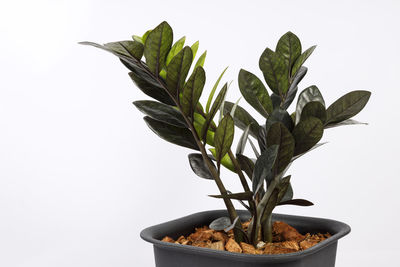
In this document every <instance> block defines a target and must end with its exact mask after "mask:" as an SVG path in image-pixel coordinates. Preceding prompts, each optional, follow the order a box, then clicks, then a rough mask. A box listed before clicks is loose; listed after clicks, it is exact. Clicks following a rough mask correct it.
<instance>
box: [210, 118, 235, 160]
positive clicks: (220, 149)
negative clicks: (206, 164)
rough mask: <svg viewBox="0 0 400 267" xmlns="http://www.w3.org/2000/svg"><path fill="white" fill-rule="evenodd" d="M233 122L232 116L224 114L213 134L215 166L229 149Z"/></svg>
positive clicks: (232, 133) (233, 126)
mask: <svg viewBox="0 0 400 267" xmlns="http://www.w3.org/2000/svg"><path fill="white" fill-rule="evenodd" d="M234 130H235V124H234V122H233V119H232V117H231V116H230V115H229V114H226V115H225V116H224V118H223V119H222V120H221V122H220V123H219V125H218V127H217V130H216V131H215V135H214V145H215V154H216V161H217V166H219V164H220V163H221V159H222V157H223V156H225V154H226V153H228V151H229V150H230V148H231V146H232V142H233V137H234Z"/></svg>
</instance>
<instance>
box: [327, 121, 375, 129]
mask: <svg viewBox="0 0 400 267" xmlns="http://www.w3.org/2000/svg"><path fill="white" fill-rule="evenodd" d="M357 124H363V125H368V123H366V122H360V121H356V120H353V119H347V120H345V121H341V122H338V123H331V124H328V125H325V129H328V128H335V127H339V126H345V125H357Z"/></svg>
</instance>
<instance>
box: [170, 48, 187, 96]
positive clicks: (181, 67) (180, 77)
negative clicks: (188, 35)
mask: <svg viewBox="0 0 400 267" xmlns="http://www.w3.org/2000/svg"><path fill="white" fill-rule="evenodd" d="M192 60H193V54H192V49H191V48H190V47H189V46H185V48H183V50H181V51H180V52H179V53H178V54H177V55H176V56H174V57H173V58H172V60H171V62H170V63H169V65H168V67H167V80H166V83H167V88H168V91H169V92H170V93H171V95H176V96H178V95H179V93H181V91H182V88H183V85H184V84H185V81H186V77H187V75H188V73H189V70H190V66H191V65H192Z"/></svg>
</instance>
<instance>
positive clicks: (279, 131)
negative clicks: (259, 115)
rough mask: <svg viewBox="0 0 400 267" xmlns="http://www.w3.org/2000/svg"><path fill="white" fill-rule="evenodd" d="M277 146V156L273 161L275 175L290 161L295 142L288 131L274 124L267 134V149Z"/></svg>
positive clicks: (278, 123) (281, 125)
mask: <svg viewBox="0 0 400 267" xmlns="http://www.w3.org/2000/svg"><path fill="white" fill-rule="evenodd" d="M273 145H278V147H279V149H278V155H277V158H276V160H275V169H276V173H281V172H283V171H284V170H285V168H286V167H287V166H288V165H289V163H290V161H291V160H292V157H293V153H294V147H295V141H294V138H293V136H292V134H291V133H290V132H289V130H288V129H287V128H286V127H285V126H284V125H283V124H282V123H280V122H276V123H274V124H273V125H272V126H271V127H270V129H269V131H268V134H267V147H270V146H273Z"/></svg>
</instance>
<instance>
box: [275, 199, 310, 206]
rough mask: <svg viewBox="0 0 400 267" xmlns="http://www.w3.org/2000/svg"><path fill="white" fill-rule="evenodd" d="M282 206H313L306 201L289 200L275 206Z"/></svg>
mask: <svg viewBox="0 0 400 267" xmlns="http://www.w3.org/2000/svg"><path fill="white" fill-rule="evenodd" d="M282 205H295V206H303V207H307V206H313V205H314V203H312V202H311V201H308V200H306V199H291V200H286V201H281V202H280V203H278V204H277V206H282Z"/></svg>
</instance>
